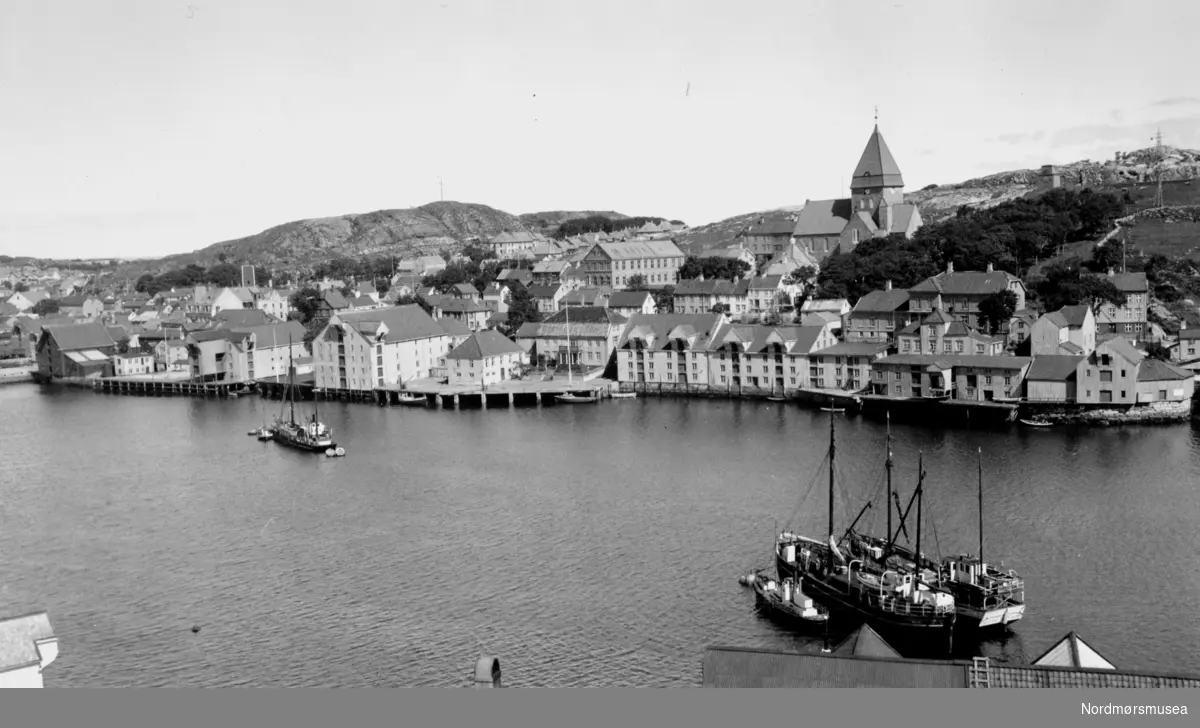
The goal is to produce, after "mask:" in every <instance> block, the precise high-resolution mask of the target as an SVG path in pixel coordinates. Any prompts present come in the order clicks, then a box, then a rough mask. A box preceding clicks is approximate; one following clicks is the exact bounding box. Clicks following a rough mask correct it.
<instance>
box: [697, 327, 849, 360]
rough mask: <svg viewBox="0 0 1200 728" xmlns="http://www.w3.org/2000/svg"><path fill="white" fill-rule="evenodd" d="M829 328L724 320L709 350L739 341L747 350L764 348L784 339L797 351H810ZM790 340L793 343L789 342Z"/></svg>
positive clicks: (801, 352)
mask: <svg viewBox="0 0 1200 728" xmlns="http://www.w3.org/2000/svg"><path fill="white" fill-rule="evenodd" d="M824 332H825V327H824V326H803V325H801V326H767V325H764V324H734V323H726V324H722V325H721V327H720V328H719V329H717V331H716V332H715V333H714V334H713V337H712V342H711V344H710V345H709V350H711V351H718V350H720V349H722V348H724V347H725V346H727V345H728V343H729V342H731V341H736V342H738V343H739V345H740V346H741V347H742V348H743V349H744V350H745V351H747V352H750V353H755V352H759V351H763V350H765V349H766V348H767V346H768V345H769V344H771V343H780V344H782V345H783V346H784V348H785V349H787V350H788V351H790V352H791V353H794V354H807V353H809V352H811V351H812V348H813V346H815V345H816V343H817V339H819V338H820V337H821V334H822V333H824ZM789 344H790V346H789Z"/></svg>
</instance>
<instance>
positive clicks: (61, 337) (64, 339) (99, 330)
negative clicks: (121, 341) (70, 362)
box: [42, 322, 117, 351]
mask: <svg viewBox="0 0 1200 728" xmlns="http://www.w3.org/2000/svg"><path fill="white" fill-rule="evenodd" d="M42 333H43V335H45V336H49V337H51V338H53V339H54V342H55V343H56V344H57V345H58V349H59V351H76V350H79V349H103V348H105V347H110V346H116V343H117V342H116V341H114V340H113V337H112V334H111V333H110V332H109V330H108V328H106V327H105V326H104V324H102V323H98V322H91V323H86V324H60V325H53V326H44V327H43V328H42Z"/></svg>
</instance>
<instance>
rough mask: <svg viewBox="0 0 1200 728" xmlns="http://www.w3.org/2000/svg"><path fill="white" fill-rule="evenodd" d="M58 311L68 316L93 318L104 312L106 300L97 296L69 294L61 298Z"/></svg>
mask: <svg viewBox="0 0 1200 728" xmlns="http://www.w3.org/2000/svg"><path fill="white" fill-rule="evenodd" d="M58 312H59V313H61V314H64V315H66V316H75V317H76V318H87V319H93V318H96V317H98V316H99V315H100V314H102V313H104V302H103V301H101V300H100V299H99V298H97V297H96V296H67V297H66V298H62V299H59V301H58Z"/></svg>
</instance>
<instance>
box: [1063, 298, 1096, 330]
mask: <svg viewBox="0 0 1200 728" xmlns="http://www.w3.org/2000/svg"><path fill="white" fill-rule="evenodd" d="M1091 310H1092V309H1091V307H1090V306H1088V305H1086V304H1079V305H1076V306H1063V307H1062V308H1060V309H1058V313H1059V314H1062V317H1063V320H1064V321H1065V322H1066V324H1067V326H1070V327H1071V328H1073V329H1077V328H1079V327H1080V326H1083V324H1084V322H1086V321H1087V315H1088V312H1089V311H1091Z"/></svg>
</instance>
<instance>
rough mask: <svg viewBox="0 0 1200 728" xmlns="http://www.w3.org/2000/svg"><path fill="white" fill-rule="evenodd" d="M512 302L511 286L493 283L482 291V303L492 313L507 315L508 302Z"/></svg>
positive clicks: (505, 283)
mask: <svg viewBox="0 0 1200 728" xmlns="http://www.w3.org/2000/svg"><path fill="white" fill-rule="evenodd" d="M511 300H512V284H510V283H508V282H506V281H499V280H498V281H493V282H492V283H490V284H488V287H487V288H485V289H484V290H483V302H484V304H486V305H487V307H488V308H489V309H490V310H491V311H492V313H508V302H509V301H511Z"/></svg>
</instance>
